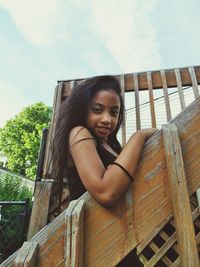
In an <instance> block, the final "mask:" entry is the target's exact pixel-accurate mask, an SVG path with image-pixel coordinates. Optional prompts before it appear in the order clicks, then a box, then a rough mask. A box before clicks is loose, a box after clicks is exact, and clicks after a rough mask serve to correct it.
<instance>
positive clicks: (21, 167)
mask: <svg viewBox="0 0 200 267" xmlns="http://www.w3.org/2000/svg"><path fill="white" fill-rule="evenodd" d="M51 111H52V110H51V108H50V107H48V106H46V105H45V104H44V103H42V102H40V103H36V104H34V105H31V106H28V107H26V108H25V109H23V110H22V111H21V112H20V113H19V114H18V115H16V116H15V118H13V119H10V120H8V121H7V123H6V124H5V126H4V128H2V129H0V151H1V154H2V155H3V156H4V157H6V158H7V163H6V167H7V168H8V169H10V170H11V171H14V172H17V173H20V174H22V175H26V176H27V177H30V178H34V177H35V173H36V168H37V159H38V152H39V146H40V139H41V135H42V129H43V128H46V127H48V125H49V122H50V117H51Z"/></svg>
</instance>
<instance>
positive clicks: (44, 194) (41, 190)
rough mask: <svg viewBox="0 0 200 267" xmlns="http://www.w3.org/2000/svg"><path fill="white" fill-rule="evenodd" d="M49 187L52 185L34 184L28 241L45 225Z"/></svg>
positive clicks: (44, 183)
mask: <svg viewBox="0 0 200 267" xmlns="http://www.w3.org/2000/svg"><path fill="white" fill-rule="evenodd" d="M51 187H52V183H48V182H45V181H42V182H37V183H36V187H35V195H34V202H33V208H32V213H31V219H30V224H29V231H28V238H27V239H28V240H29V239H31V238H32V236H34V235H35V234H36V233H37V232H38V231H39V230H40V229H42V228H43V227H44V226H45V225H46V224H47V221H48V212H49V203H50V195H51Z"/></svg>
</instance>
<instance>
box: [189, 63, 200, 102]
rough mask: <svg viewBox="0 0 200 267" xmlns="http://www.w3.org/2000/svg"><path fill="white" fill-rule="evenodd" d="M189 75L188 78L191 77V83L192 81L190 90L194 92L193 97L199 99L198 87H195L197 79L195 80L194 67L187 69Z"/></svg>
mask: <svg viewBox="0 0 200 267" xmlns="http://www.w3.org/2000/svg"><path fill="white" fill-rule="evenodd" d="M188 69H189V73H190V77H191V81H192V88H193V91H194V97H195V99H196V98H197V97H199V89H198V85H197V78H196V74H195V71H194V67H189V68H188Z"/></svg>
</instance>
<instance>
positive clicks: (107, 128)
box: [87, 89, 120, 141]
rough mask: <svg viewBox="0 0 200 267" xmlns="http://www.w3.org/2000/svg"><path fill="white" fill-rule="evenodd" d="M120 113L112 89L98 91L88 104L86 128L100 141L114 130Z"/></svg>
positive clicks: (117, 101)
mask: <svg viewBox="0 0 200 267" xmlns="http://www.w3.org/2000/svg"><path fill="white" fill-rule="evenodd" d="M119 111H120V99H119V96H118V95H117V94H116V93H115V91H113V90H112V89H109V90H101V91H98V92H97V93H96V94H95V95H94V97H93V99H92V102H91V104H90V107H89V112H88V118H87V126H88V128H89V129H91V130H92V131H93V132H94V133H95V135H96V136H97V137H98V138H99V139H100V140H102V141H106V140H107V138H108V136H109V135H110V134H111V133H112V132H113V131H114V130H115V128H116V126H117V123H118V120H119Z"/></svg>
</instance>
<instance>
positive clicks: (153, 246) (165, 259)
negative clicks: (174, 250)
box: [149, 242, 172, 266]
mask: <svg viewBox="0 0 200 267" xmlns="http://www.w3.org/2000/svg"><path fill="white" fill-rule="evenodd" d="M149 247H150V248H151V249H152V251H154V253H155V254H157V255H159V256H157V261H156V263H157V262H158V261H159V260H160V259H162V261H163V262H164V263H165V264H166V265H167V266H170V265H171V263H172V262H171V260H170V259H169V258H168V257H167V256H165V253H166V252H167V250H168V249H166V250H164V251H163V252H162V247H161V248H159V247H158V246H157V245H156V244H155V243H154V242H150V244H149ZM154 265H155V264H154Z"/></svg>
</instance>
